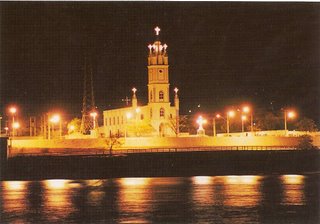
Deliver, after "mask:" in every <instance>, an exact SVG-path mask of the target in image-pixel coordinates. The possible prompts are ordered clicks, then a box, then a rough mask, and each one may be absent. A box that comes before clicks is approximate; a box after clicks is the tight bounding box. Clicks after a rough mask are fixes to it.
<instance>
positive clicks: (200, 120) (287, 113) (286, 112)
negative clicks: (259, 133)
mask: <svg viewBox="0 0 320 224" xmlns="http://www.w3.org/2000/svg"><path fill="white" fill-rule="evenodd" d="M237 111H240V112H242V115H241V131H242V132H244V123H245V122H246V121H247V120H248V115H249V116H250V131H251V132H253V125H254V124H253V112H252V108H250V107H249V106H243V107H242V109H241V110H240V109H238V110H237ZM235 115H236V111H235V110H230V111H227V113H226V116H225V117H223V116H222V115H221V114H219V113H217V114H215V115H214V117H213V121H212V126H213V136H217V131H216V119H223V120H225V121H226V123H227V135H229V133H230V119H231V118H233V117H235ZM295 117H296V113H295V112H294V111H292V110H284V129H285V132H287V131H288V127H287V120H288V119H293V118H295ZM206 123H207V120H206V119H204V118H203V117H202V116H201V115H200V116H199V117H198V119H197V124H198V125H199V128H198V131H197V133H198V134H204V129H203V124H206Z"/></svg>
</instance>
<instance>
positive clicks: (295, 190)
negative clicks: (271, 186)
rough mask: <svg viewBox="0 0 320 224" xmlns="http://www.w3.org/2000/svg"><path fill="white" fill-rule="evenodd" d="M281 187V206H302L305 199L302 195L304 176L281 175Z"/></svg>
mask: <svg viewBox="0 0 320 224" xmlns="http://www.w3.org/2000/svg"><path fill="white" fill-rule="evenodd" d="M281 180H282V185H283V198H282V204H290V205H303V204H305V198H304V193H303V188H304V176H302V175H283V176H281Z"/></svg>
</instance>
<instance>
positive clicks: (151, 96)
mask: <svg viewBox="0 0 320 224" xmlns="http://www.w3.org/2000/svg"><path fill="white" fill-rule="evenodd" d="M150 101H152V91H150Z"/></svg>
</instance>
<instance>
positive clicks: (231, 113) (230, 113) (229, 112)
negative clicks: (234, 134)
mask: <svg viewBox="0 0 320 224" xmlns="http://www.w3.org/2000/svg"><path fill="white" fill-rule="evenodd" d="M235 114H236V113H235V112H234V111H233V110H230V111H228V112H227V134H228V136H229V132H230V127H229V126H230V121H229V118H233V117H234V116H235Z"/></svg>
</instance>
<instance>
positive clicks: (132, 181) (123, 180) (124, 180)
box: [120, 178, 150, 187]
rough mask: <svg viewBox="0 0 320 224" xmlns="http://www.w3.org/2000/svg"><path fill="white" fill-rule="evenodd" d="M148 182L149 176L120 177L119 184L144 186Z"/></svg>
mask: <svg viewBox="0 0 320 224" xmlns="http://www.w3.org/2000/svg"><path fill="white" fill-rule="evenodd" d="M149 182H150V179H149V178H121V179H120V184H121V185H122V186H126V187H128V186H144V185H147V184H148V183H149Z"/></svg>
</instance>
